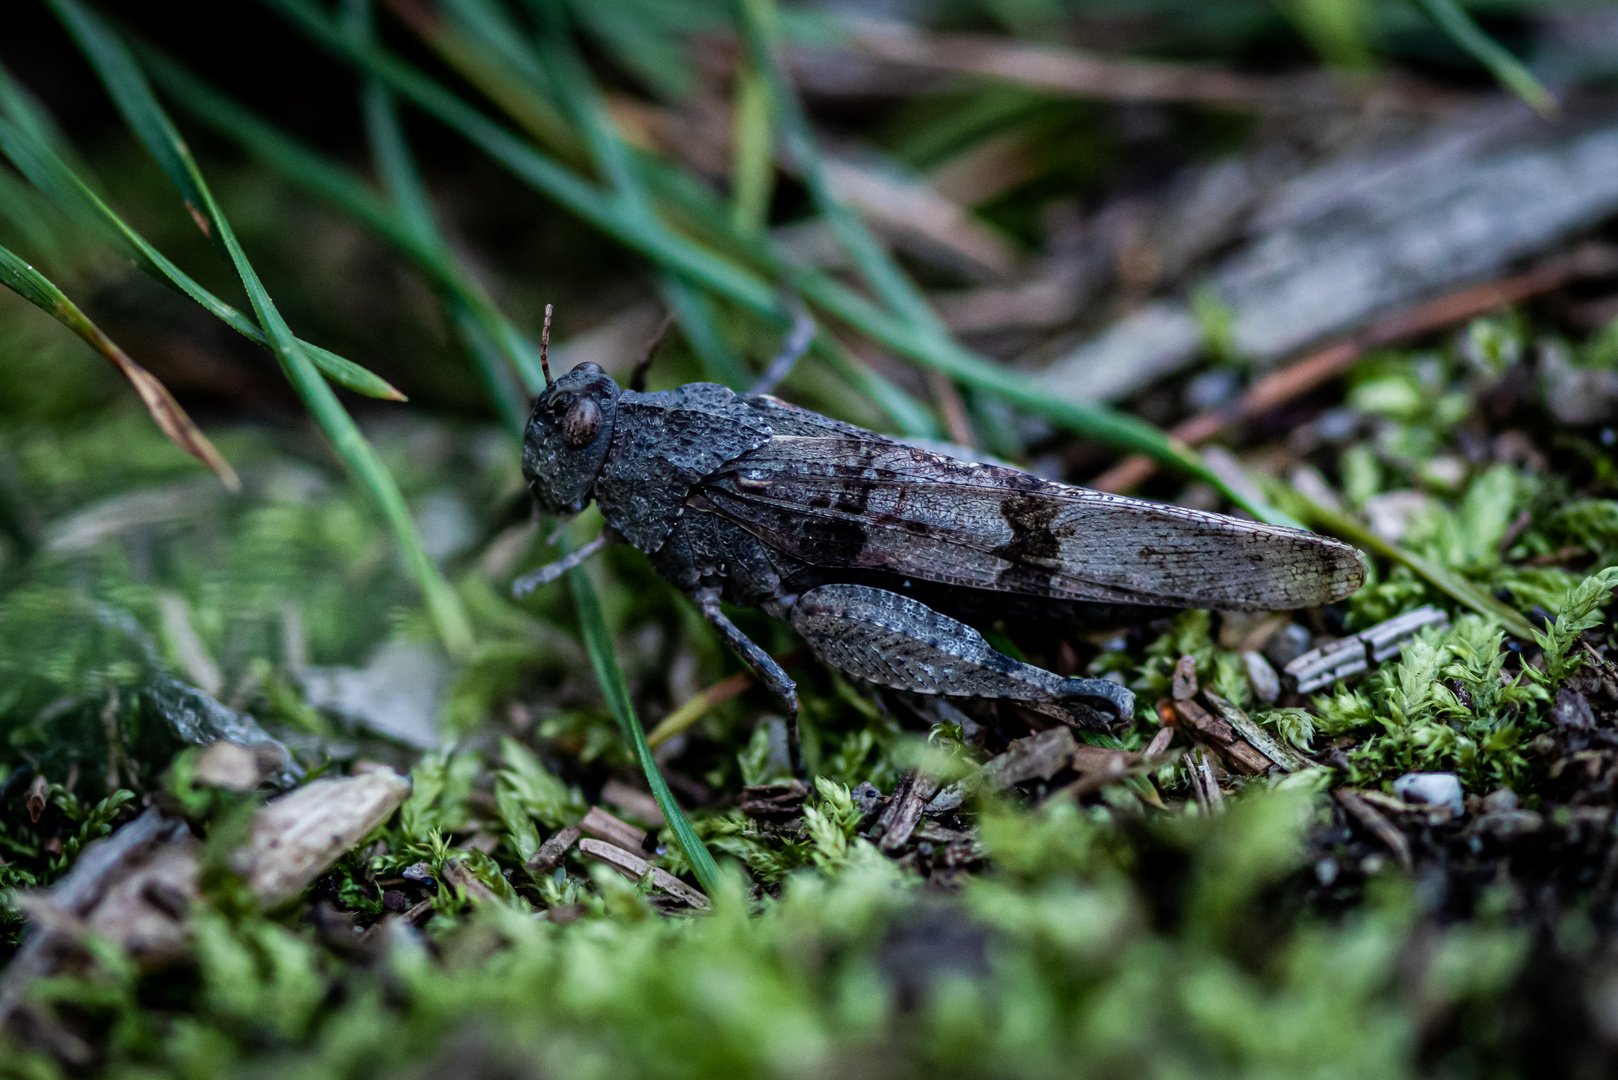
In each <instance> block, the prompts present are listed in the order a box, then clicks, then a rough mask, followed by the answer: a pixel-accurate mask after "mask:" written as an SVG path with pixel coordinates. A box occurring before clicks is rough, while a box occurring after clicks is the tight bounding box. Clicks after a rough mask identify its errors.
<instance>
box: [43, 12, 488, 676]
mask: <svg viewBox="0 0 1618 1080" xmlns="http://www.w3.org/2000/svg"><path fill="white" fill-rule="evenodd" d="M49 2H50V3H51V6H52V7H53V9H55V10H56V11H57V12H58V13H59V14H60V15H61V16H62V18H63V21H64V22H65V23H67V25H68V27H69V29H70V31H71V32H72V34H73V36H74V37H75V39H76V40H77V41H78V42H79V44H80V46H81V48H82V49H83V51H84V53H85V56H86V57H87V58H88V59H89V61H90V63H91V66H92V67H93V68H95V70H96V73H97V75H98V76H99V77H100V78H101V81H102V84H103V85H104V86H105V87H106V89H107V91H108V92H109V93H110V94H111V95H112V97H113V99H114V102H115V104H116V105H117V107H118V109H119V111H120V112H121V113H122V114H123V115H124V116H125V118H126V120H128V121H129V123H130V127H131V128H132V129H133V130H134V132H135V134H136V135H137V137H139V138H140V139H141V140H142V142H145V143H148V146H149V148H151V149H152V151H153V153H154V156H156V157H157V159H158V161H159V164H161V165H162V166H163V167H164V169H165V171H167V170H168V169H169V168H170V167H174V168H178V169H179V170H180V171H181V172H183V173H184V182H183V183H182V182H180V181H179V180H178V179H176V187H177V188H179V190H180V193H181V195H182V196H183V197H184V198H185V199H186V201H187V204H188V206H189V207H190V208H191V210H192V212H193V213H194V214H197V215H200V217H201V218H202V220H203V221H204V222H206V224H207V226H208V231H209V235H210V236H214V237H217V239H218V242H219V243H220V244H221V245H222V246H223V248H224V250H225V253H226V254H227V255H228V256H229V258H230V261H231V263H232V265H233V266H234V267H235V269H236V272H237V275H238V276H239V277H240V278H241V282H242V286H243V288H244V289H245V290H246V292H247V296H248V299H249V301H250V302H251V303H252V306H253V313H254V315H255V316H256V317H257V320H258V324H259V327H260V329H262V330H263V331H264V332H265V334H266V335H268V337H269V339H270V343H271V348H273V349H274V351H275V355H276V358H277V359H278V360H279V361H280V362H281V366H282V370H283V371H285V372H286V375H287V378H288V380H289V381H290V382H291V383H292V386H293V388H294V389H295V390H296V391H297V393H298V396H299V397H300V398H302V399H303V402H304V405H305V406H306V407H307V408H308V409H309V411H310V413H311V414H312V415H313V416H314V418H315V421H316V423H318V424H319V425H320V427H321V429H322V430H323V431H324V432H325V433H326V436H327V438H329V439H330V440H331V442H332V445H333V447H334V448H335V449H336V451H337V455H338V457H340V458H341V459H342V460H343V462H344V463H345V464H346V465H347V466H348V467H349V468H350V469H351V470H352V471H353V472H354V474H355V475H356V476H357V477H358V478H359V481H360V483H361V484H362V485H363V486H364V487H365V489H366V490H367V491H368V492H369V493H370V495H371V497H372V498H373V499H374V500H375V501H376V503H377V506H378V507H379V509H380V510H381V511H382V515H383V517H384V518H385V519H386V520H387V522H388V524H389V526H390V527H391V529H392V531H393V534H394V538H395V541H396V542H397V543H398V544H399V547H400V551H401V554H402V555H403V556H404V560H405V564H406V566H407V567H408V568H409V570H410V573H411V575H412V576H413V577H414V578H415V579H416V582H417V584H418V586H419V587H420V588H421V591H422V595H423V597H424V599H425V600H426V603H427V610H428V612H429V614H430V615H431V617H432V619H433V622H434V625H435V626H436V627H437V629H438V633H439V636H440V638H441V639H442V640H443V642H444V645H445V647H446V648H447V649H448V650H449V652H450V653H451V654H452V655H454V656H457V657H460V656H465V655H467V654H468V653H470V651H471V648H472V628H471V624H470V623H469V622H468V621H467V618H466V612H465V611H464V610H463V609H462V607H461V602H460V598H459V597H458V596H456V595H455V591H454V589H452V588H451V587H450V584H449V582H448V581H446V580H445V579H444V576H443V574H442V573H441V572H440V571H439V569H438V567H437V566H436V565H435V564H434V563H433V561H432V559H431V557H430V556H429V555H428V554H427V550H426V548H425V547H424V546H423V544H422V540H421V534H420V532H419V531H418V530H417V529H416V524H415V522H414V521H413V520H412V519H411V517H410V510H409V507H407V506H406V505H405V501H404V496H403V495H402V494H401V493H400V491H399V486H398V484H397V483H396V482H395V480H394V479H393V476H392V474H391V473H389V472H388V470H387V468H386V466H384V465H383V464H382V461H381V459H380V458H379V457H377V454H376V451H375V450H374V449H373V448H372V446H371V444H370V443H369V442H367V441H366V440H365V437H364V436H363V435H362V434H361V433H360V430H359V427H358V426H357V425H356V424H355V423H354V419H353V417H351V416H350V415H349V414H348V411H347V410H346V409H344V408H343V406H342V403H341V402H340V401H338V400H337V395H336V394H335V393H333V392H332V389H331V387H330V386H329V385H328V384H327V383H326V380H325V378H324V377H323V376H322V375H321V373H320V369H319V368H318V367H317V366H316V365H315V363H314V361H313V360H312V359H311V358H310V356H309V354H308V353H307V352H306V351H305V350H304V348H303V346H302V344H301V343H300V342H299V341H298V339H297V338H296V337H294V336H293V334H292V331H291V329H290V328H289V327H288V326H287V324H286V321H285V320H284V319H283V318H282V317H281V313H280V311H279V310H278V309H277V308H276V306H275V303H274V301H272V300H271V299H270V295H269V293H268V291H266V290H265V288H264V284H263V282H262V281H260V280H259V276H258V273H257V271H255V270H254V269H253V267H252V264H251V263H250V262H249V261H248V259H247V255H246V253H245V252H244V251H243V250H242V247H241V244H240V242H239V241H238V240H237V239H236V234H235V232H234V231H233V230H232V229H231V227H230V223H229V222H228V221H227V220H226V218H225V216H224V213H223V212H222V211H221V210H220V208H219V206H218V204H217V203H216V202H215V201H214V198H213V193H212V192H211V191H209V189H208V185H207V183H206V181H204V180H203V177H202V172H201V170H200V169H199V168H198V167H197V164H196V162H195V161H194V160H193V159H192V157H191V152H190V150H189V149H188V148H187V147H186V145H185V142H184V141H183V140H182V139H181V138H180V135H179V131H178V130H177V129H176V128H175V127H174V124H173V122H172V121H171V120H170V119H169V118H168V115H167V113H165V112H163V108H162V106H161V105H159V104H158V101H157V97H156V95H155V94H153V93H152V90H151V87H150V86H149V85H147V83H146V79H145V77H144V76H143V75H142V74H141V72H140V69H139V68H138V67H137V66H136V65H135V60H134V58H133V57H132V56H131V55H130V54H129V52H128V51H127V50H126V49H125V48H124V46H123V43H122V42H121V41H119V40H118V38H117V37H116V36H115V35H114V34H113V33H112V31H111V30H110V29H108V28H107V27H106V26H104V25H103V24H102V23H101V22H100V21H99V20H98V19H97V18H95V17H94V16H93V15H91V14H90V13H89V11H88V10H86V9H84V8H83V7H81V6H80V5H79V4H78V2H77V0H49ZM153 140H156V141H157V142H158V143H159V145H158V146H155V147H153V146H151V145H150V144H151V141H153ZM193 199H196V200H200V202H198V203H193V202H192V200H193Z"/></svg>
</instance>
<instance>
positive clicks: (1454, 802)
mask: <svg viewBox="0 0 1618 1080" xmlns="http://www.w3.org/2000/svg"><path fill="white" fill-rule="evenodd" d="M1393 793H1394V794H1395V795H1397V796H1399V798H1401V799H1403V800H1404V801H1405V802H1410V803H1424V804H1426V805H1427V806H1444V807H1448V808H1449V812H1450V813H1451V814H1453V815H1455V816H1456V817H1460V816H1461V814H1462V813H1463V812H1464V811H1465V809H1466V804H1465V802H1464V801H1463V798H1462V795H1461V778H1460V777H1458V776H1456V775H1455V774H1454V773H1445V772H1439V773H1405V774H1404V775H1403V776H1401V777H1399V779H1397V780H1395V781H1394V782H1393Z"/></svg>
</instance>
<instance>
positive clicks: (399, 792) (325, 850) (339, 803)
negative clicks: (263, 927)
mask: <svg viewBox="0 0 1618 1080" xmlns="http://www.w3.org/2000/svg"><path fill="white" fill-rule="evenodd" d="M409 795H410V781H409V779H407V778H406V777H403V776H400V775H399V774H398V773H396V772H394V771H392V770H391V769H389V770H385V771H377V772H370V773H366V774H364V775H363V776H349V777H344V778H342V779H336V780H316V781H314V782H313V783H311V784H306V785H304V786H303V787H301V788H298V789H297V790H295V791H293V792H291V793H289V794H287V795H283V796H281V797H280V798H278V799H273V800H271V801H270V802H268V803H266V804H265V805H264V808H263V809H262V810H260V811H259V812H258V813H257V814H256V815H254V817H253V825H252V830H251V832H250V834H249V837H248V841H247V843H246V844H245V845H243V847H242V848H241V849H240V850H239V851H237V852H236V853H235V854H234V855H233V856H232V857H231V865H232V867H233V868H234V869H235V870H236V872H237V873H239V874H240V875H241V876H242V878H243V880H245V881H246V882H247V885H248V887H249V888H250V889H252V890H253V893H254V894H255V895H256V896H257V897H258V899H259V902H260V903H261V904H262V905H263V906H264V907H266V908H273V907H276V906H277V905H279V904H282V903H285V902H286V901H288V900H291V899H293V898H294V897H296V896H298V894H300V893H302V892H303V890H304V889H305V887H307V886H308V884H309V883H310V882H311V881H313V880H314V879H315V878H316V877H318V876H319V875H320V874H322V873H324V872H325V871H326V869H327V868H329V867H330V866H331V865H332V863H334V862H336V861H337V860H338V858H339V857H340V856H342V855H343V853H345V852H346V851H348V850H349V849H350V848H352V847H353V846H354V845H355V844H357V843H359V842H360V840H362V839H363V838H364V837H365V835H366V834H367V833H369V832H370V831H371V830H372V829H375V828H376V827H377V826H378V825H380V824H382V823H383V822H384V821H386V820H387V819H388V817H389V815H391V814H392V813H393V811H394V810H396V809H398V807H399V804H400V803H402V802H404V800H405V799H406V798H407V797H408V796H409Z"/></svg>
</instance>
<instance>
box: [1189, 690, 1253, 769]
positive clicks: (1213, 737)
mask: <svg viewBox="0 0 1618 1080" xmlns="http://www.w3.org/2000/svg"><path fill="white" fill-rule="evenodd" d="M1173 708H1174V713H1175V716H1176V717H1177V718H1178V726H1179V727H1180V729H1181V730H1182V731H1184V732H1186V734H1188V735H1191V736H1192V737H1194V738H1196V739H1197V740H1198V741H1199V742H1202V743H1204V744H1206V745H1207V746H1208V747H1209V748H1211V749H1212V750H1213V751H1214V752H1215V753H1217V754H1218V755H1219V756H1220V757H1221V758H1223V759H1224V760H1225V761H1226V762H1228V763H1229V764H1230V765H1231V766H1232V767H1233V768H1235V769H1236V771H1238V772H1244V773H1246V774H1248V775H1249V776H1257V775H1258V774H1260V773H1263V772H1267V771H1268V770H1269V768H1270V765H1271V764H1272V762H1271V761H1270V759H1269V758H1267V757H1265V756H1264V755H1263V754H1262V753H1260V752H1259V751H1258V750H1256V749H1254V748H1253V746H1252V745H1251V744H1250V743H1248V742H1247V740H1245V739H1243V738H1242V737H1241V736H1240V735H1238V734H1237V733H1236V729H1235V728H1233V727H1231V726H1230V724H1228V723H1226V722H1225V721H1224V720H1222V719H1220V718H1219V717H1217V716H1214V715H1212V714H1211V713H1209V712H1208V710H1206V709H1204V708H1203V707H1202V706H1201V705H1198V704H1197V703H1196V702H1194V701H1176V702H1174V705H1173Z"/></svg>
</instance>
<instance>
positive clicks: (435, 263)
mask: <svg viewBox="0 0 1618 1080" xmlns="http://www.w3.org/2000/svg"><path fill="white" fill-rule="evenodd" d="M140 54H141V60H142V62H143V63H144V64H145V65H146V67H147V69H148V70H149V71H150V72H151V75H152V77H153V78H154V79H155V80H156V81H157V83H158V85H159V86H161V87H162V88H163V89H164V90H165V91H166V92H167V93H168V94H170V95H171V96H172V98H173V99H174V101H175V102H176V103H177V104H179V105H180V107H181V108H183V109H185V110H186V111H187V112H188V113H190V114H191V115H192V116H193V117H195V118H196V119H197V120H199V121H201V122H202V123H204V124H206V125H207V126H208V127H210V128H212V129H213V130H214V131H216V132H218V133H219V134H220V135H223V136H224V137H226V138H228V139H231V140H232V141H234V142H236V143H237V144H238V145H240V146H241V147H242V148H243V149H245V150H246V151H247V152H248V153H249V154H252V155H253V156H254V157H256V158H257V159H258V160H259V161H261V162H262V163H264V164H265V165H267V166H269V167H270V168H273V169H275V170H276V171H277V172H280V173H282V174H283V175H285V176H286V177H287V178H288V179H290V180H292V181H293V182H295V183H297V184H299V185H301V186H302V187H304V188H306V189H308V190H310V191H312V192H314V193H315V194H316V195H318V196H319V197H321V198H323V199H325V200H327V201H328V202H330V203H332V204H334V205H335V206H336V207H338V208H339V209H341V210H342V211H343V212H344V213H346V214H348V215H349V216H351V217H353V218H354V219H355V220H356V221H358V222H359V223H360V224H361V225H362V226H364V227H365V228H366V229H367V230H369V231H370V232H371V233H373V234H374V235H376V236H377V237H379V238H380V239H382V240H384V241H385V242H387V243H388V244H390V245H392V246H393V247H394V249H395V250H397V251H398V252H400V253H401V254H402V255H404V256H405V257H406V258H408V259H410V260H411V261H412V262H413V263H414V264H415V265H416V267H417V268H418V269H420V270H421V272H422V273H423V274H425V275H426V276H427V277H428V279H429V280H430V281H431V282H432V283H433V284H435V285H437V286H438V287H439V288H441V289H443V290H445V291H447V292H449V293H450V294H451V295H453V296H455V297H457V298H458V299H459V300H460V301H461V302H462V303H463V304H464V305H465V306H466V308H467V309H468V310H469V311H470V312H471V313H472V314H473V316H474V317H475V318H476V319H477V320H478V322H479V323H480V324H481V325H482V326H483V327H484V329H485V330H486V331H487V332H488V334H489V336H490V338H491V339H492V340H494V341H495V342H497V343H498V345H499V347H500V350H501V351H502V352H504V353H505V354H506V355H507V356H508V357H509V358H510V360H511V362H512V363H513V364H514V365H515V366H516V367H517V370H518V373H519V375H520V376H521V377H522V380H523V383H524V384H525V385H526V387H527V388H528V389H529V390H530V391H533V390H534V389H535V388H536V387H542V386H544V385H545V380H544V378H543V377H542V376H541V374H540V370H539V357H538V354H537V353H536V352H535V351H534V350H533V348H532V347H531V346H530V345H529V343H528V341H527V339H526V338H525V337H524V336H523V334H522V332H521V331H520V330H518V329H517V328H516V327H515V326H513V325H512V324H511V322H510V321H509V320H507V319H506V318H505V316H503V315H502V314H500V312H499V311H498V309H497V308H496V307H495V305H494V302H493V300H492V299H490V297H489V295H488V293H487V292H486V291H484V289H483V288H482V286H480V285H478V284H477V282H476V281H474V280H473V279H472V278H471V277H470V276H468V275H466V274H465V273H463V272H461V271H460V269H459V268H458V267H457V266H456V265H455V264H454V262H453V261H452V260H451V259H449V258H448V256H447V254H446V252H445V251H443V250H442V249H439V248H436V247H433V246H432V245H429V244H424V243H422V241H421V238H420V235H419V233H418V232H417V231H416V230H415V229H414V228H412V227H411V225H410V224H409V223H408V222H406V221H405V220H404V219H403V217H402V216H401V215H400V213H399V212H398V211H397V210H396V209H395V207H394V206H393V205H392V204H391V203H390V202H389V201H388V199H387V198H385V197H384V196H383V195H382V194H380V193H379V192H377V191H376V189H375V188H373V187H371V185H370V184H369V183H367V182H366V181H365V180H364V179H363V178H361V177H360V176H359V175H358V174H357V173H355V172H354V171H353V170H351V169H348V168H346V167H344V166H342V165H339V164H337V163H335V162H333V161H331V160H330V159H329V158H326V157H324V156H323V155H321V154H319V153H318V152H316V151H314V150H311V149H310V148H308V147H307V146H305V145H304V144H303V143H300V142H299V141H298V140H296V139H293V138H291V137H290V136H287V135H286V134H284V133H282V132H281V131H280V130H278V129H277V128H275V127H274V126H273V125H271V124H268V123H266V122H265V121H263V120H262V119H260V118H259V117H258V116H256V115H254V114H253V113H252V112H250V111H249V110H247V109H244V108H242V107H241V106H240V105H237V104H236V103H235V102H234V101H232V100H231V99H230V98H228V97H226V96H225V95H224V94H221V93H220V92H219V91H217V90H215V89H214V88H213V87H212V86H210V85H208V84H207V83H206V82H204V81H202V80H201V79H199V78H197V77H196V76H195V75H193V74H191V73H190V72H188V71H186V70H185V69H184V68H183V67H181V66H180V65H178V64H176V63H175V62H174V61H172V60H170V59H169V58H168V57H166V56H164V55H163V54H162V53H160V52H158V51H157V50H155V49H151V48H144V47H143V48H141V49H140Z"/></svg>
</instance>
